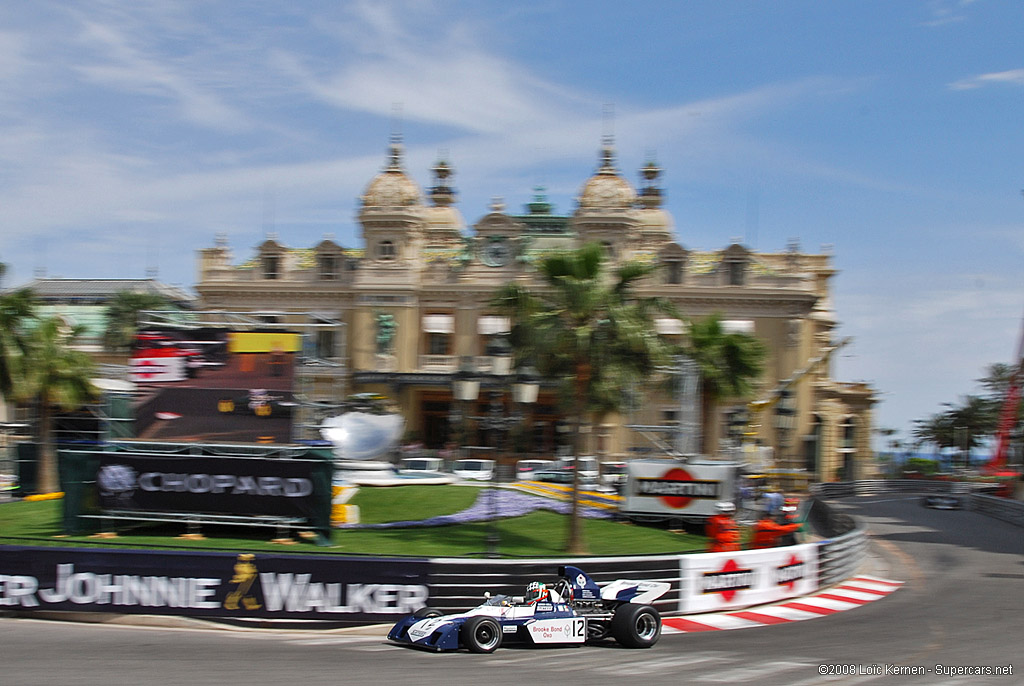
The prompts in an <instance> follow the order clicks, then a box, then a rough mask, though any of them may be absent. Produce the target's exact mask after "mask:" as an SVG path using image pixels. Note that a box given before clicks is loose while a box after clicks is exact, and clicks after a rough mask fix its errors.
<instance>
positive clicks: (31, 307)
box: [0, 288, 35, 398]
mask: <svg viewBox="0 0 1024 686" xmlns="http://www.w3.org/2000/svg"><path fill="white" fill-rule="evenodd" d="M34 313H35V298H34V296H33V295H32V291H30V290H28V289H25V288H23V289H21V290H18V291H14V292H12V293H8V294H6V295H0V396H3V397H5V398H10V397H11V392H12V391H13V390H14V386H15V384H16V383H17V382H18V379H19V378H20V376H21V374H22V372H23V371H24V368H25V354H26V347H27V343H26V340H25V337H26V329H25V324H26V323H27V322H28V321H30V320H31V319H32V318H33V316H34Z"/></svg>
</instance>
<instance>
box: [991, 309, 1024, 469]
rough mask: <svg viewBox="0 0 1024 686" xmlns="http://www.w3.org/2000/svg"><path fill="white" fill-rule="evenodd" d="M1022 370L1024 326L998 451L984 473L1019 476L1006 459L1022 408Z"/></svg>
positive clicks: (998, 435) (1001, 422)
mask: <svg viewBox="0 0 1024 686" xmlns="http://www.w3.org/2000/svg"><path fill="white" fill-rule="evenodd" d="M1022 368H1024V324H1022V326H1021V335H1020V342H1019V343H1018V344H1017V356H1016V357H1015V358H1013V365H1012V367H1011V369H1010V382H1009V385H1008V386H1007V388H1006V399H1005V400H1004V401H1003V409H1002V411H1001V412H1000V413H999V426H998V428H997V429H996V449H995V452H993V453H992V459H991V460H989V461H988V464H986V465H985V468H984V471H985V472H986V473H987V474H990V475H992V476H1018V473H1017V472H1016V471H1011V470H1010V469H1009V468H1008V467H1007V464H1006V458H1007V453H1009V448H1010V434H1011V433H1013V427H1014V426H1015V425H1016V423H1017V409H1018V408H1019V407H1020V399H1021V381H1022V379H1021V377H1022Z"/></svg>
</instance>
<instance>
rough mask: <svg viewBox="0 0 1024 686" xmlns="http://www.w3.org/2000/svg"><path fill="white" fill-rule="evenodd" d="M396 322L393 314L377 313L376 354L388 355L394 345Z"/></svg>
mask: <svg viewBox="0 0 1024 686" xmlns="http://www.w3.org/2000/svg"><path fill="white" fill-rule="evenodd" d="M397 330H398V322H396V321H395V316H394V315H393V314H387V313H385V312H378V313H377V354H378V355H390V354H391V352H392V349H393V347H394V340H395V332H396V331H397Z"/></svg>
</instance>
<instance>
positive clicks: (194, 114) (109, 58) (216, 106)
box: [77, 21, 246, 131]
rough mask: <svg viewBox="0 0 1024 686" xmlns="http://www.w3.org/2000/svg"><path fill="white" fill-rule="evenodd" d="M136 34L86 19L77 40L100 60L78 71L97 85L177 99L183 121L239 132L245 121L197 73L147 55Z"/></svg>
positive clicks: (132, 92)
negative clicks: (203, 83)
mask: <svg viewBox="0 0 1024 686" xmlns="http://www.w3.org/2000/svg"><path fill="white" fill-rule="evenodd" d="M135 38H136V40H135V41H132V40H131V38H130V37H129V36H127V35H125V34H124V33H123V32H122V31H120V30H118V28H116V27H115V26H113V25H110V24H101V23H98V22H96V21H89V22H86V23H85V25H84V27H83V32H82V36H81V40H82V42H83V43H85V44H87V45H90V46H92V47H93V48H95V49H96V50H97V52H98V53H100V56H99V57H98V58H97V60H99V61H95V62H92V63H86V64H82V65H80V66H78V67H77V71H78V72H79V73H80V74H81V75H82V76H83V77H84V78H86V79H87V80H89V81H92V82H93V83H96V84H98V85H102V86H105V87H108V88H112V89H117V90H122V91H124V92H127V93H131V94H142V95H149V96H157V97H162V98H165V99H168V100H170V101H172V102H175V103H176V104H177V106H178V108H179V112H180V114H181V116H182V117H183V118H184V119H185V120H187V121H189V122H192V123H194V124H197V125H200V126H208V127H212V128H215V129H219V130H224V131H233V130H234V131H237V130H238V129H239V128H241V127H244V126H245V125H246V124H245V117H244V116H243V115H242V113H241V112H239V111H238V110H237V109H236V108H233V107H231V106H230V105H228V104H227V103H225V102H224V101H223V100H222V99H221V98H220V97H218V96H216V95H215V94H214V93H213V92H212V90H211V89H207V88H204V87H203V86H202V85H201V84H200V83H199V82H198V79H197V78H196V75H195V74H192V75H189V74H188V73H187V71H185V70H182V71H177V70H175V69H174V68H173V64H174V63H173V62H172V61H170V60H168V59H166V58H162V57H159V56H154V57H149V56H147V55H146V53H145V49H144V48H143V47H141V46H139V45H137V44H136V43H138V42H139V41H138V38H139V37H135Z"/></svg>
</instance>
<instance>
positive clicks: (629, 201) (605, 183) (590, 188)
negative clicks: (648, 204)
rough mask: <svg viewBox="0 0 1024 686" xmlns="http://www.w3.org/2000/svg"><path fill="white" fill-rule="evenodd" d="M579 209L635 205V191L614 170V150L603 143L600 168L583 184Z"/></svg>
mask: <svg viewBox="0 0 1024 686" xmlns="http://www.w3.org/2000/svg"><path fill="white" fill-rule="evenodd" d="M579 203H580V207H584V208H600V209H629V208H632V207H634V206H635V205H636V191H635V190H633V187H632V186H631V185H629V182H628V181H626V180H625V179H624V178H622V177H621V176H619V172H618V171H617V170H616V169H615V164H614V150H613V149H612V146H611V144H609V143H605V145H604V146H603V147H602V148H601V167H600V168H599V169H598V170H597V173H595V174H594V175H593V176H591V177H590V178H589V179H587V182H586V183H585V184H583V190H582V191H580V198H579Z"/></svg>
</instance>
